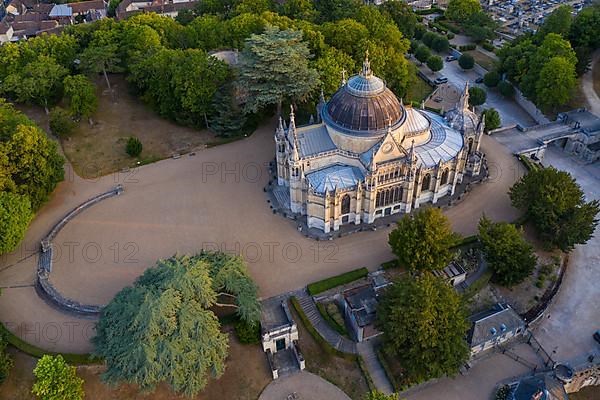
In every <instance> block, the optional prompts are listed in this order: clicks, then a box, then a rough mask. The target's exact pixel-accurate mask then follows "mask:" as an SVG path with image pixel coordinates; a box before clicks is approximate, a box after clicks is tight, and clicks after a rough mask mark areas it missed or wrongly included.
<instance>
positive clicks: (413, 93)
mask: <svg viewBox="0 0 600 400" xmlns="http://www.w3.org/2000/svg"><path fill="white" fill-rule="evenodd" d="M432 92H433V88H432V87H431V86H429V84H428V83H427V82H425V80H424V79H423V78H421V77H420V76H418V75H417V77H416V78H415V79H414V81H413V83H412V85H410V87H409V88H408V93H407V94H406V97H407V99H408V101H416V102H417V103H421V102H422V101H423V100H425V98H426V97H427V96H429V95H430V94H431V93H432ZM408 101H407V102H408Z"/></svg>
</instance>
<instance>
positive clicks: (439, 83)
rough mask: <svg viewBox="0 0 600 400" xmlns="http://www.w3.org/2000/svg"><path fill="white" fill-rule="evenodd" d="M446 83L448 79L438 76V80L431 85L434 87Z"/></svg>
mask: <svg viewBox="0 0 600 400" xmlns="http://www.w3.org/2000/svg"><path fill="white" fill-rule="evenodd" d="M446 82H448V78H446V77H445V76H440V77H439V78H436V79H435V80H434V81H433V83H435V84H436V85H441V84H442V83H446Z"/></svg>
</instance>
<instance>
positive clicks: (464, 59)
mask: <svg viewBox="0 0 600 400" xmlns="http://www.w3.org/2000/svg"><path fill="white" fill-rule="evenodd" d="M458 65H460V67H461V68H462V69H472V68H473V67H474V66H475V59H474V58H473V56H472V55H470V54H463V55H461V56H460V57H459V58H458Z"/></svg>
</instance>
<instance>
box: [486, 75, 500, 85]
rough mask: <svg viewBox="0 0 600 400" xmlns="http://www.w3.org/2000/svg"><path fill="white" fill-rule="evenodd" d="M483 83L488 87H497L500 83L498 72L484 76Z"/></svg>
mask: <svg viewBox="0 0 600 400" xmlns="http://www.w3.org/2000/svg"><path fill="white" fill-rule="evenodd" d="M483 83H484V84H485V86H487V87H496V86H498V83H500V74H499V73H498V72H497V71H490V72H488V73H487V74H485V75H484V76H483Z"/></svg>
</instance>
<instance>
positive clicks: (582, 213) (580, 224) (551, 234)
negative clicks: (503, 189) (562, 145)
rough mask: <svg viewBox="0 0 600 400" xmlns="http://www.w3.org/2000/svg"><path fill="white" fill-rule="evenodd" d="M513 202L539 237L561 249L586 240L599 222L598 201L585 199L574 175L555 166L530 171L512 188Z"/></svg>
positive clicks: (511, 196) (566, 248)
mask: <svg viewBox="0 0 600 400" xmlns="http://www.w3.org/2000/svg"><path fill="white" fill-rule="evenodd" d="M509 194H510V199H511V201H512V204H513V205H514V206H515V207H517V208H519V209H521V210H523V211H525V214H526V215H527V217H529V218H530V220H531V222H532V223H533V224H534V225H535V227H536V229H537V231H538V233H539V236H540V238H541V239H542V240H543V241H544V242H545V243H546V244H547V245H548V246H552V247H558V248H559V249H561V250H562V251H570V250H572V249H573V248H574V247H575V245H576V244H583V243H586V242H587V241H588V240H589V239H590V238H591V237H592V235H593V234H594V229H595V228H596V225H598V220H597V219H596V216H597V214H598V211H600V203H599V202H598V200H592V201H590V202H586V201H585V197H584V193H583V191H582V190H581V188H580V187H579V185H578V184H577V183H576V182H575V179H573V177H572V176H571V175H570V174H569V173H567V172H564V171H558V170H556V169H555V168H552V167H550V168H542V169H539V170H533V171H530V172H529V173H528V174H527V175H525V176H524V177H522V178H521V179H520V180H519V181H518V182H517V183H515V184H514V185H513V187H511V188H510V192H509Z"/></svg>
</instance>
